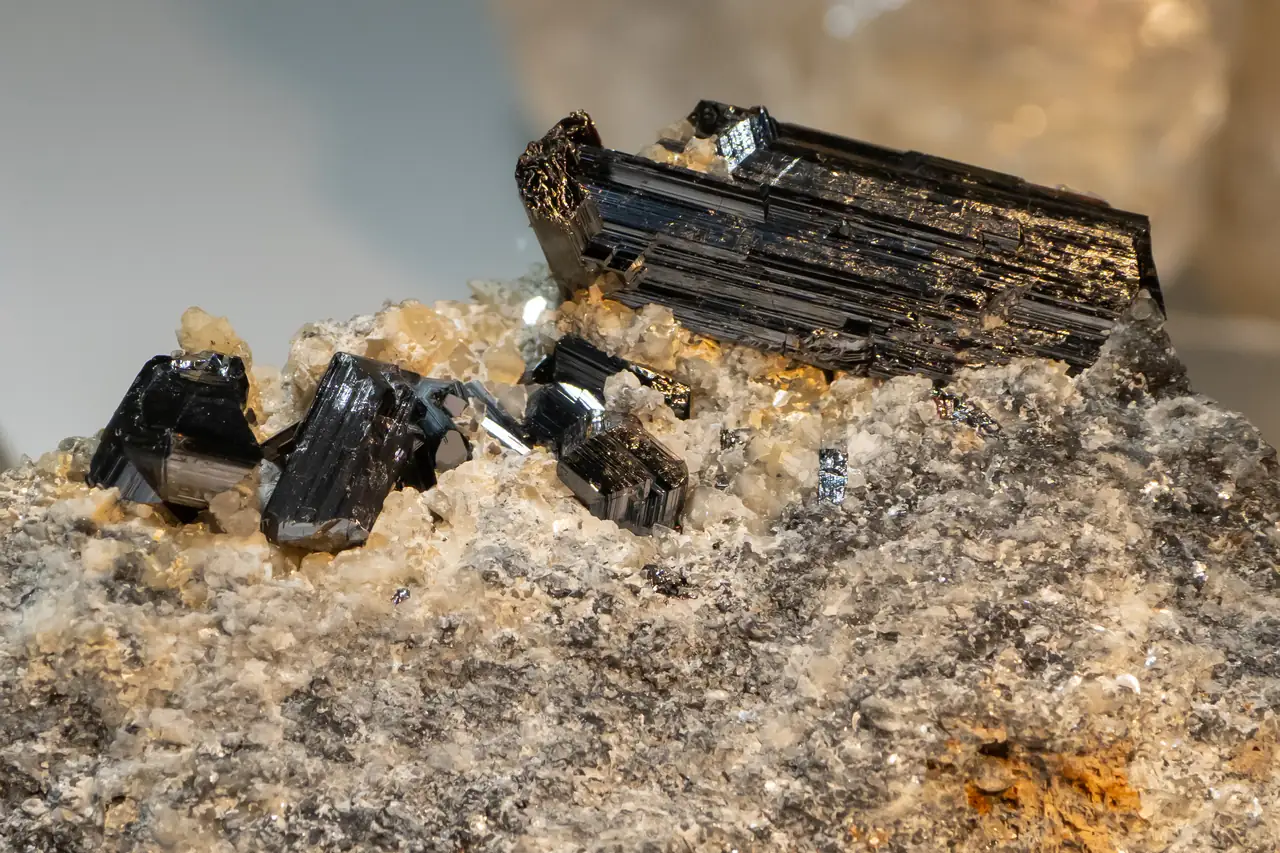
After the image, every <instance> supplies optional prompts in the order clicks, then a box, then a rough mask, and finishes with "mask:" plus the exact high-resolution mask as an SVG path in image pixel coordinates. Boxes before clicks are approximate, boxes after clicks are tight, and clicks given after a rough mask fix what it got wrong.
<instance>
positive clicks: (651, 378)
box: [530, 335, 691, 420]
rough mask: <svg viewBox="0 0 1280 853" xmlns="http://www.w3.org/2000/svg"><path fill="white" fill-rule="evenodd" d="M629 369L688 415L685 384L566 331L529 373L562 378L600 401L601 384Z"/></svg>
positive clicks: (534, 378)
mask: <svg viewBox="0 0 1280 853" xmlns="http://www.w3.org/2000/svg"><path fill="white" fill-rule="evenodd" d="M623 372H627V373H631V374H632V375H634V376H635V377H636V378H637V379H639V380H640V383H641V384H642V385H644V386H646V387H648V388H653V389H655V390H657V391H659V392H661V393H662V396H663V397H664V398H665V399H666V401H667V405H668V406H670V407H671V409H672V411H674V412H675V413H676V417H678V418H680V419H682V420H685V419H688V417H689V410H690V404H691V391H690V389H689V386H688V385H685V384H684V383H683V382H680V381H678V380H676V379H674V378H672V377H670V376H668V375H667V374H665V373H662V372H660V371H657V370H653V369H652V368H649V367H643V366H641V365H638V364H632V363H631V362H629V361H627V360H626V359H622V358H618V357H617V356H614V355H610V354H609V353H607V352H605V351H604V350H602V349H600V348H599V347H596V346H593V345H592V344H591V343H589V342H588V341H586V340H585V339H583V338H580V337H578V336H577V335H565V336H564V337H563V338H561V339H560V340H559V341H557V342H556V348H555V350H554V351H552V353H551V355H549V356H547V357H546V358H545V359H543V360H542V361H541V362H540V363H539V364H538V365H537V367H535V368H534V369H533V371H532V372H531V374H530V379H531V381H533V382H538V383H550V382H564V383H567V384H569V385H573V386H576V387H578V388H582V389H585V390H586V391H589V392H590V393H591V395H592V396H594V397H595V398H596V399H597V400H598V401H599V402H600V403H601V404H602V405H603V404H604V385H605V382H606V381H607V380H608V379H609V377H610V376H613V375H614V374H615V373H623Z"/></svg>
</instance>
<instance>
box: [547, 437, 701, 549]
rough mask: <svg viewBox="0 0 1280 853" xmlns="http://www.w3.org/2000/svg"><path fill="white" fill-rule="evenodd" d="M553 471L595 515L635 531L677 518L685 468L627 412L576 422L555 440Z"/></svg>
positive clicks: (671, 523) (670, 524) (686, 477)
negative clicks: (556, 450)
mask: <svg viewBox="0 0 1280 853" xmlns="http://www.w3.org/2000/svg"><path fill="white" fill-rule="evenodd" d="M557 471H558V473H559V475H560V479H561V480H562V481H563V482H564V483H565V485H567V486H568V487H569V488H570V489H572V490H573V493H574V494H575V495H577V497H578V499H579V500H581V501H582V502H583V503H584V504H585V505H586V506H587V509H588V510H590V512H591V514H592V515H594V516H596V517H597V518H603V519H607V520H611V521H615V522H617V523H618V524H620V525H622V526H624V527H627V528H628V529H630V530H632V531H634V532H637V533H647V532H649V531H650V530H652V528H653V527H655V526H658V525H661V526H663V527H672V528H674V527H676V526H677V525H678V524H679V522H680V513H681V511H682V510H683V508H684V499H685V490H686V488H687V486H688V482H689V470H688V468H687V466H686V465H685V464H684V462H683V461H681V460H680V459H679V458H678V457H676V456H675V455H673V454H672V453H671V452H670V451H668V450H667V449H666V448H665V447H663V446H662V445H661V444H660V443H659V442H658V440H657V439H655V438H654V437H653V436H651V435H650V434H649V433H648V432H646V431H645V429H644V428H643V427H642V426H641V425H640V422H639V421H638V420H637V419H636V418H635V417H634V416H632V415H624V414H617V413H602V414H597V415H595V416H592V417H589V418H586V419H584V420H583V421H581V422H580V423H578V424H577V425H576V426H575V427H574V428H573V429H572V430H571V431H570V433H569V434H568V435H566V436H565V437H564V439H563V441H562V442H561V452H560V464H559V466H558V468H557Z"/></svg>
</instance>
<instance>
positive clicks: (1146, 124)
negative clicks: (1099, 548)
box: [0, 0, 1280, 461]
mask: <svg viewBox="0 0 1280 853" xmlns="http://www.w3.org/2000/svg"><path fill="white" fill-rule="evenodd" d="M0 20H3V22H4V24H3V27H2V28H0V358H2V359H3V361H2V362H0V364H2V365H3V366H2V367H0V456H7V458H8V459H9V461H13V460H14V459H16V457H17V454H20V453H26V454H31V455H36V454H38V453H40V452H42V451H44V450H46V449H49V448H50V447H52V446H54V445H55V444H56V442H57V441H58V439H60V438H61V437H63V436H65V435H70V434H86V433H91V432H93V431H95V430H97V429H99V428H100V427H101V426H102V425H103V424H104V423H105V422H106V419H107V417H108V416H109V415H110V412H111V411H112V409H113V408H114V406H115V404H116V403H117V402H118V400H119V397H120V395H121V394H122V393H123V391H124V389H125V388H126V387H127V386H128V383H129V381H130V380H131V378H132V376H133V374H134V373H135V372H136V370H137V368H138V366H139V365H140V364H141V363H142V362H143V361H144V360H145V359H146V358H147V357H149V356H151V355H154V354H155V353H157V352H163V351H167V350H169V349H171V348H173V346H174V345H175V342H174V338H173V329H174V327H175V326H176V324H177V321H178V317H179V315H180V314H181V313H182V311H183V309H184V308H186V307H187V306H188V305H192V304H196V305H200V306H201V307H203V308H205V309H206V310H208V311H210V312H212V313H215V314H224V315H227V316H228V317H230V319H231V321H232V323H233V324H234V326H235V328H236V329H237V330H238V331H239V332H240V333H241V335H243V336H244V337H245V338H246V339H247V340H248V342H249V343H250V345H251V346H252V347H253V350H254V352H255V354H256V356H257V358H258V360H259V361H262V362H274V363H279V362H280V361H282V360H283V358H284V355H285V352H286V347H287V344H288V340H289V338H290V336H291V335H292V334H293V332H294V331H295V330H296V329H297V327H298V326H299V325H301V324H302V323H304V322H306V321H308V320H312V319H319V318H324V317H330V316H332V317H346V316H349V315H351V314H354V313H362V312H368V311H372V310H376V309H377V308H378V307H379V306H380V305H381V303H382V302H383V301H384V300H387V299H393V300H399V299H404V298H410V297H413V298H417V299H421V300H423V301H427V302H430V301H433V300H435V299H440V298H458V297H463V296H465V295H466V292H467V291H466V281H467V280H468V279H470V278H501V277H511V276H515V275H518V274H520V273H521V272H522V271H523V270H524V269H526V268H527V267H528V265H529V264H530V263H533V262H536V261H538V260H539V259H540V255H539V252H538V249H537V246H536V244H535V243H534V241H533V240H532V239H531V235H530V234H529V233H528V230H527V227H526V224H525V219H524V214H523V212H522V211H521V209H520V206H519V203H518V201H517V198H516V194H515V190H514V186H513V182H512V180H511V171H512V168H513V166H514V163H515V158H516V156H517V155H518V154H519V152H520V151H521V150H522V148H523V146H524V144H525V143H526V142H527V141H528V140H529V139H532V138H534V137H537V136H540V135H541V133H542V132H543V131H544V130H545V129H546V128H547V127H548V126H550V125H551V124H552V123H553V122H554V121H555V120H557V119H558V118H560V117H561V116H563V115H564V114H565V113H567V112H568V111H569V110H571V109H575V108H585V109H587V110H588V111H590V112H591V113H592V115H593V116H594V117H595V118H596V120H597V122H598V124H599V125H600V127H601V130H602V133H603V134H604V137H605V142H606V144H608V145H610V146H611V147H615V148H623V149H629V150H636V149H639V148H641V147H642V146H643V145H644V144H646V143H647V142H649V141H651V139H652V138H653V135H654V131H655V130H656V129H657V128H659V127H662V126H664V125H666V124H669V123H670V122H671V121H672V120H674V119H676V118H678V117H680V116H682V115H684V114H685V113H686V112H687V111H688V110H689V109H690V107H692V105H693V104H694V102H695V101H696V100H698V99H699V98H703V97H709V98H715V99H719V100H723V101H729V102H734V103H739V104H744V105H750V104H757V103H762V104H765V105H767V106H768V107H769V108H770V110H771V111H772V112H773V113H774V114H775V115H777V116H779V117H781V118H784V119H785V120H788V121H797V122H801V123H805V124H811V125H815V126H818V127H822V128H825V129H829V130H833V131H837V132H840V133H845V134H848V135H851V136H855V137H860V138H863V139H867V140H870V141H874V142H879V143H882V144H887V145H892V146H896V147H902V148H915V149H920V150H924V151H928V152H929V153H933V154H939V155H942V156H947V157H952V158H955V159H960V160H965V161H969V162H974V163H978V164H981V165H984V166H989V167H993V168H997V169H1001V170H1005V171H1010V172H1015V173H1018V174H1021V175H1023V176H1025V177H1028V178H1031V179H1033V180H1036V181H1039V182H1043V183H1048V184H1063V185H1067V186H1070V187H1072V188H1074V189H1078V190H1085V191H1089V192H1092V193H1096V194H1098V195H1100V196H1102V197H1104V198H1106V199H1107V200H1109V201H1111V202H1112V203H1113V204H1116V205H1118V206H1121V207H1126V208H1129V209H1134V210H1139V211H1142V212H1144V213H1148V214H1149V215H1150V216H1151V218H1152V221H1153V223H1154V231H1155V241H1156V247H1157V260H1158V264H1159V268H1160V272H1161V278H1162V282H1163V283H1164V285H1165V288H1166V296H1167V302H1168V304H1169V307H1170V329H1171V332H1172V335H1173V338H1174V342H1175V345H1176V346H1177V347H1178V349H1179V351H1180V353H1181V354H1182V355H1183V357H1184V359H1185V360H1186V361H1187V362H1188V365H1189V366H1190V368H1191V372H1192V378H1193V379H1194V381H1195V383H1196V386H1197V388H1198V389H1199V390H1200V391H1202V392H1204V393H1207V394H1209V395H1210V396H1213V397H1216V398H1218V399H1219V400H1221V401H1222V402H1223V403H1225V404H1226V405H1228V406H1230V407H1232V408H1236V409H1239V410H1241V411H1243V412H1245V413H1246V414H1247V415H1249V417H1250V418H1252V419H1253V420H1254V421H1255V423H1257V424H1258V425H1259V426H1260V427H1261V428H1262V429H1263V431H1264V433H1265V434H1267V435H1268V436H1269V437H1270V439H1271V440H1272V441H1273V442H1275V441H1277V440H1280V393H1277V392H1280V276H1278V275H1277V274H1276V270H1277V269H1280V52H1277V51H1275V50H1273V43H1274V41H1275V39H1276V38H1277V36H1280V3H1277V2H1272V0H965V1H964V2H957V0H787V2H778V0H490V2H487V3H486V2H481V0H363V2H361V3H350V2H344V0H269V2H264V0H112V2H110V3H103V2H100V0H38V2H33V0H0Z"/></svg>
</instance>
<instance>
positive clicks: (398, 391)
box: [262, 353, 471, 551]
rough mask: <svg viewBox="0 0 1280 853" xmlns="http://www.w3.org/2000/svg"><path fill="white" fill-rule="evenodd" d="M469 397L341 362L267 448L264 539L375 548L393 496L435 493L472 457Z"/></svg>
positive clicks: (455, 388)
mask: <svg viewBox="0 0 1280 853" xmlns="http://www.w3.org/2000/svg"><path fill="white" fill-rule="evenodd" d="M462 393H463V389H462V387H461V385H460V384H459V383H456V382H442V381H439V380H433V379H422V378H421V377H419V376H418V375H417V374H415V373H412V372H410V371H408V370H402V369H400V368H398V367H395V366H394V365H390V364H385V363H383V362H379V361H374V360H373V359H368V358H361V357H359V356H354V355H350V354H349V353H338V354H337V355H335V356H334V357H333V359H332V360H331V361H330V363H329V369H328V370H327V371H326V372H325V374H324V376H323V377H322V378H321V380H320V384H319V387H318V388H317V390H316V397H315V400H313V401H312V403H311V408H310V409H309V410H308V411H307V415H306V417H305V418H304V419H303V420H302V422H301V423H299V424H298V425H297V427H296V428H291V429H290V430H286V431H285V432H283V433H281V434H280V435H277V436H275V437H273V438H271V439H268V441H267V442H266V443H265V446H266V447H267V450H268V453H267V455H268V461H269V462H270V463H271V466H272V470H271V471H270V472H267V471H265V470H264V475H263V479H264V482H266V481H268V480H274V481H275V483H274V487H273V488H272V490H271V493H270V498H269V500H268V501H267V504H266V508H265V509H264V510H263V514H262V529H263V532H265V533H266V534H267V536H268V537H269V538H270V539H271V540H272V541H273V542H277V543H279V544H287V545H292V546H294V547H298V548H305V549H308V550H314V551H337V550H340V549H342V548H347V547H350V546H352V545H358V544H360V543H361V542H363V541H365V539H367V538H368V536H369V533H370V531H372V529H373V525H374V522H375V521H376V520H377V518H378V515H379V513H380V512H381V511H382V504H383V503H384V502H385V501H386V498H387V495H388V494H389V493H390V492H391V490H392V488H394V487H396V486H397V485H402V486H413V487H415V488H419V489H428V488H430V487H431V486H433V485H435V483H436V476H437V474H438V473H439V472H441V471H446V470H449V469H450V468H455V467H457V466H458V465H461V464H462V463H463V462H465V461H466V460H467V459H469V458H470V457H471V446H470V444H469V443H468V442H467V440H466V437H465V436H464V435H463V434H462V432H461V431H460V430H458V428H457V427H456V426H455V424H454V422H453V418H452V416H451V412H450V409H449V407H450V406H455V407H456V406H457V403H458V401H459V399H460V397H459V395H460V394H462ZM266 467H267V466H265V465H264V469H265V468H266Z"/></svg>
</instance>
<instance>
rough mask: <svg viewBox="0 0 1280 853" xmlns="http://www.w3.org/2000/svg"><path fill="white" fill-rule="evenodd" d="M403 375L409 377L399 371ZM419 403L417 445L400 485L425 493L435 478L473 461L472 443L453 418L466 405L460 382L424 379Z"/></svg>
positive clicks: (415, 415) (415, 417) (415, 426)
mask: <svg viewBox="0 0 1280 853" xmlns="http://www.w3.org/2000/svg"><path fill="white" fill-rule="evenodd" d="M400 373H401V375H402V376H408V375H410V374H409V373H408V371H400ZM416 392H417V397H418V404H417V405H416V406H415V407H414V410H413V414H412V415H411V424H412V427H413V429H414V432H415V435H414V437H415V439H416V442H417V446H416V447H415V449H414V451H413V454H412V456H411V458H410V461H409V464H408V465H407V466H406V467H405V470H404V472H403V473H402V474H401V476H400V480H399V484H400V485H407V486H413V487H414V488H416V489H419V490H426V489H429V488H431V487H432V486H434V485H435V484H436V475H437V474H438V473H440V472H442V471H449V470H452V469H453V468H457V467H458V466H459V465H461V464H462V463H463V462H466V461H467V460H468V459H470V458H471V443H470V442H468V441H467V438H466V436H464V435H463V434H462V431H461V430H459V429H458V427H457V425H456V424H454V422H453V418H454V417H455V415H457V414H461V412H462V409H463V407H464V406H465V400H464V399H463V396H462V394H463V389H462V388H461V384H460V383H441V382H440V381H439V380H432V379H423V380H420V381H419V382H418V384H417V386H416Z"/></svg>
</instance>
